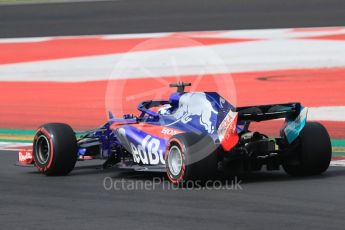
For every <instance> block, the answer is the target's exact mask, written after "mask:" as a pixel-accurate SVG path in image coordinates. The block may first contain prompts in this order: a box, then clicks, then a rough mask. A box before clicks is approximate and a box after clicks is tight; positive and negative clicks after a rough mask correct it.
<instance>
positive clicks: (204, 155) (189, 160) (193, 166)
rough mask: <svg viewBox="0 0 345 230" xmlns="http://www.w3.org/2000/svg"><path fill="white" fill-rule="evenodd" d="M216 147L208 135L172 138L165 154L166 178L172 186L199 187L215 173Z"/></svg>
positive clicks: (185, 134)
mask: <svg viewBox="0 0 345 230" xmlns="http://www.w3.org/2000/svg"><path fill="white" fill-rule="evenodd" d="M216 152H217V145H216V144H215V143H214V141H213V139H212V138H211V137H210V136H208V135H197V134H194V133H182V134H177V135H175V136H173V137H172V138H171V139H170V140H169V143H168V147H167V152H166V154H165V165H166V173H167V177H168V179H169V180H170V182H171V183H173V184H178V185H186V183H188V182H193V183H197V182H199V183H200V185H201V184H202V183H204V182H205V181H206V180H209V179H213V178H214V177H215V175H216V173H217V154H216Z"/></svg>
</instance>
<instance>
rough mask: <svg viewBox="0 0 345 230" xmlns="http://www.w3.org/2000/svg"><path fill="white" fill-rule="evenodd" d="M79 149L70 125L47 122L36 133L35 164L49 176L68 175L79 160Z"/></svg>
mask: <svg viewBox="0 0 345 230" xmlns="http://www.w3.org/2000/svg"><path fill="white" fill-rule="evenodd" d="M77 150H78V147H77V140H76V137H75V134H74V132H73V130H72V128H71V127H70V126H69V125H66V124H62V123H49V124H45V125H42V126H41V127H40V128H39V129H38V130H37V132H36V134H35V137H34V141H33V155H34V160H35V165H36V167H37V168H38V170H39V171H40V172H42V173H44V174H45V175H47V176H60V175H67V174H68V173H69V172H71V171H72V170H73V168H74V166H75V164H76V162H77Z"/></svg>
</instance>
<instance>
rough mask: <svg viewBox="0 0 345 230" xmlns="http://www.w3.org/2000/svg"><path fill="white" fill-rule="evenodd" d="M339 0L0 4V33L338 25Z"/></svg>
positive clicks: (344, 4) (342, 9) (341, 15)
mask: <svg viewBox="0 0 345 230" xmlns="http://www.w3.org/2000/svg"><path fill="white" fill-rule="evenodd" d="M344 22H345V1H343V0H327V1H325V0H293V1H282V0H280V1H277V0H170V1H161V0H116V1H97V2H79V3H56V4H37V5H36V4H34V5H22V6H21V5H15V6H0V37H29V36H50V35H86V34H109V33H111V34H112V33H116V34H119V33H142V32H145V33H146V32H174V31H193V30H194V31H195V30H223V29H226V30H229V29H254V28H285V27H310V26H340V25H342V26H343V25H344Z"/></svg>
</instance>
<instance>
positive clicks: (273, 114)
mask: <svg viewBox="0 0 345 230" xmlns="http://www.w3.org/2000/svg"><path fill="white" fill-rule="evenodd" d="M235 111H236V112H237V113H238V121H257V122H259V121H265V120H272V119H279V118H288V119H295V118H296V117H297V116H298V115H299V114H300V111H301V104H300V103H297V102H296V103H286V104H272V105H258V106H246V107H237V108H236V109H235Z"/></svg>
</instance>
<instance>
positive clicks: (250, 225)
mask: <svg viewBox="0 0 345 230" xmlns="http://www.w3.org/2000/svg"><path fill="white" fill-rule="evenodd" d="M0 159H1V167H0V225H1V229H11V230H15V229H26V230H28V229H33V230H38V229H93V230H94V229H97V230H100V229H258V228H261V229H343V226H344V223H345V220H344V211H345V210H344V207H345V200H344V194H345V184H344V178H345V170H344V168H339V167H338V168H335V167H334V168H331V169H330V170H329V171H328V172H327V173H326V174H324V175H323V176H317V177H310V178H290V177H288V176H287V175H286V174H285V173H284V172H260V173H253V174H250V175H247V176H242V177H240V178H238V181H239V180H242V182H241V183H240V186H241V189H240V187H239V186H238V187H237V190H236V189H235V187H233V189H231V186H230V184H231V182H230V181H234V180H235V178H230V181H229V188H230V189H229V190H225V189H224V190H223V189H218V187H217V188H214V189H211V190H198V189H194V190H191V189H178V190H176V189H170V190H168V189H167V184H162V183H160V184H156V185H155V186H154V189H151V190H144V189H139V190H130V187H126V186H130V185H131V183H137V184H138V187H139V188H140V186H142V184H143V183H144V181H151V180H152V178H154V177H157V176H158V178H161V179H162V178H164V177H162V175H161V174H145V173H139V172H135V173H134V172H131V173H128V172H122V173H119V172H116V171H114V170H112V169H109V170H106V171H100V169H97V166H94V165H93V164H94V163H93V162H92V163H91V162H90V161H89V162H80V164H79V165H84V166H81V167H82V168H77V169H75V170H74V171H73V172H72V173H71V174H70V175H69V176H66V177H46V176H44V175H41V174H39V173H38V172H37V171H36V169H35V168H21V167H17V166H15V165H14V162H15V161H16V155H15V154H14V153H13V152H12V153H11V152H2V153H1V156H0ZM85 164H86V165H85ZM90 164H92V165H90ZM106 177H111V178H112V179H111V180H112V181H118V182H117V185H116V186H117V188H121V180H122V179H124V180H126V181H127V182H125V187H124V188H125V189H123V190H115V189H111V190H106V189H105V188H104V186H103V182H104V178H106ZM156 180H157V179H156ZM134 181H137V182H134ZM163 185H164V187H163ZM106 186H107V188H108V189H109V187H110V186H111V182H110V180H109V179H107V181H106ZM108 186H109V187H108ZM147 186H148V188H153V186H150V185H147Z"/></svg>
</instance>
